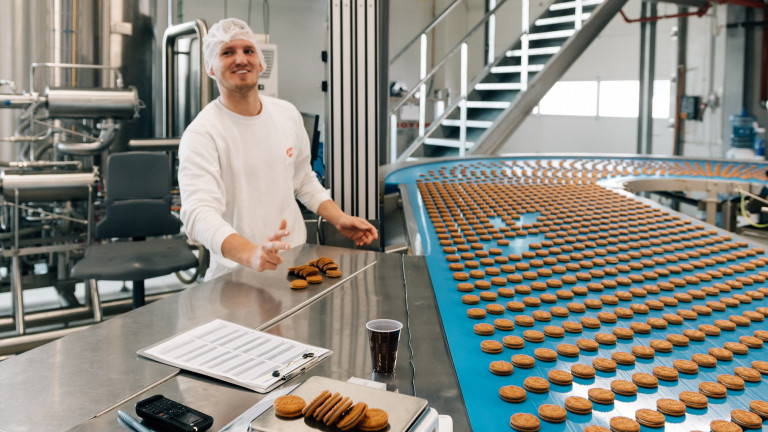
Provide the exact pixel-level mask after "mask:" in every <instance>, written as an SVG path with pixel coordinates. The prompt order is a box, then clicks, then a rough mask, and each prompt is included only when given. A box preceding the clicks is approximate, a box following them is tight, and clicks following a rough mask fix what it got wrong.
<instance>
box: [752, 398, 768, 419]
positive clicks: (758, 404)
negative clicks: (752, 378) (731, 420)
mask: <svg viewBox="0 0 768 432" xmlns="http://www.w3.org/2000/svg"><path fill="white" fill-rule="evenodd" d="M749 410H750V411H752V412H753V413H755V414H757V415H759V416H760V417H762V418H768V402H766V401H762V400H753V401H752V402H750V403H749Z"/></svg>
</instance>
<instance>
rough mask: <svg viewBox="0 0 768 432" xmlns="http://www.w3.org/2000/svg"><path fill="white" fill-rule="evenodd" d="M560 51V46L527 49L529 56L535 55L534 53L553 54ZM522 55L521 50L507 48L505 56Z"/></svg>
mask: <svg viewBox="0 0 768 432" xmlns="http://www.w3.org/2000/svg"><path fill="white" fill-rule="evenodd" d="M558 52H560V47H559V46H555V47H544V48H530V49H529V50H528V55H529V56H535V55H554V54H557V53H558ZM521 55H523V50H519V49H516V50H509V51H507V57H519V56H521Z"/></svg>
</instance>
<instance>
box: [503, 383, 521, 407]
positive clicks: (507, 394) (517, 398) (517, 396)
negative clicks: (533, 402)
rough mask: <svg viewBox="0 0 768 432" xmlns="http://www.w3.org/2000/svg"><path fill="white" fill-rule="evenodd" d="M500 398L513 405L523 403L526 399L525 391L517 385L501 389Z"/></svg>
mask: <svg viewBox="0 0 768 432" xmlns="http://www.w3.org/2000/svg"><path fill="white" fill-rule="evenodd" d="M499 397H500V398H501V399H502V400H504V401H506V402H511V403H521V402H524V401H525V399H526V393H525V389H523V388H522V387H518V386H515V385H508V386H504V387H502V388H500V389H499Z"/></svg>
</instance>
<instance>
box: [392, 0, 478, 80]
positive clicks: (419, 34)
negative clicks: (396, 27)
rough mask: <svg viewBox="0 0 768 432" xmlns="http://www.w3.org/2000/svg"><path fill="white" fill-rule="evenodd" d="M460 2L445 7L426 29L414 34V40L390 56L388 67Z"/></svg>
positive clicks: (460, 0) (457, 0) (456, 0)
mask: <svg viewBox="0 0 768 432" xmlns="http://www.w3.org/2000/svg"><path fill="white" fill-rule="evenodd" d="M462 1H463V0H455V1H454V2H453V3H451V4H450V5H448V7H446V8H445V9H443V11H442V12H440V13H439V14H437V16H436V17H435V19H433V20H432V22H431V23H429V24H427V26H426V27H424V30H422V31H420V32H418V33H417V34H416V36H414V38H413V39H411V40H410V41H409V42H408V43H407V44H405V46H404V47H403V48H402V49H401V50H400V51H398V52H397V54H395V55H394V56H392V58H391V59H390V60H389V64H390V65H392V64H393V63H394V62H395V60H397V59H398V58H400V56H401V55H403V54H404V53H405V52H406V51H407V50H408V48H410V47H411V46H412V45H413V44H415V43H416V42H417V41H418V40H419V38H420V37H421V35H423V34H425V33H428V32H429V31H431V30H432V29H433V28H435V26H437V24H439V23H440V21H442V20H443V18H445V17H446V16H447V15H448V14H449V13H451V11H452V10H453V8H454V7H456V6H457V5H458V4H459V3H461V2H462Z"/></svg>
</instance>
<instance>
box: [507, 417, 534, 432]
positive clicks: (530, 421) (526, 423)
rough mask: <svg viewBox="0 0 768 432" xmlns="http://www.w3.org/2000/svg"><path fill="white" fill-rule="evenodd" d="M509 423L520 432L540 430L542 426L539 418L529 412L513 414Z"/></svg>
mask: <svg viewBox="0 0 768 432" xmlns="http://www.w3.org/2000/svg"><path fill="white" fill-rule="evenodd" d="M509 425H510V426H511V427H512V429H514V430H516V431H519V432H538V430H539V429H540V428H541V424H540V422H539V418H538V417H536V416H535V415H532V414H528V413H517V414H512V417H510V418H509Z"/></svg>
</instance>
